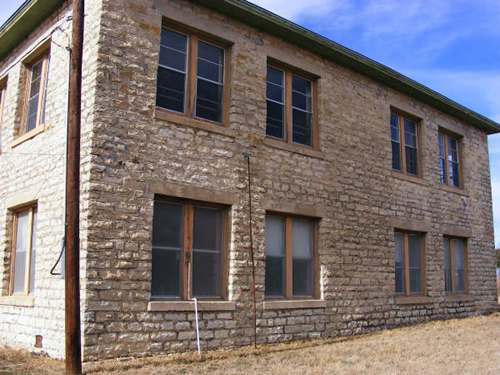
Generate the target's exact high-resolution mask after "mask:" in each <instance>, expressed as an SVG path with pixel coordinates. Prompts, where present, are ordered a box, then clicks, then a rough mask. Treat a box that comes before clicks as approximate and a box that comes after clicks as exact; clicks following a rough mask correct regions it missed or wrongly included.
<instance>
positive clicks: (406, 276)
mask: <svg viewBox="0 0 500 375" xmlns="http://www.w3.org/2000/svg"><path fill="white" fill-rule="evenodd" d="M396 232H398V233H401V234H403V292H402V293H396V296H399V297H422V296H426V295H427V262H426V259H427V245H426V236H425V233H422V232H415V231H409V230H404V229H395V230H394V233H396ZM410 234H416V235H418V236H420V241H421V244H422V248H421V252H420V264H421V270H420V280H421V283H422V285H421V291H420V292H419V293H412V292H411V289H410V241H409V237H408V236H409V235H410ZM394 251H396V249H394Z"/></svg>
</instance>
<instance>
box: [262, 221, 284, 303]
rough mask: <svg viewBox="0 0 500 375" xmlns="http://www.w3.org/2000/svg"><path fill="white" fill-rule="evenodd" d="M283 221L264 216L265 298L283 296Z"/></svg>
mask: <svg viewBox="0 0 500 375" xmlns="http://www.w3.org/2000/svg"><path fill="white" fill-rule="evenodd" d="M284 273H285V220H284V218H283V217H281V216H272V215H267V216H266V290H265V294H266V296H282V295H283V294H284V279H285V276H284Z"/></svg>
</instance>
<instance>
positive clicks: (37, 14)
mask: <svg viewBox="0 0 500 375" xmlns="http://www.w3.org/2000/svg"><path fill="white" fill-rule="evenodd" d="M191 1H192V2H194V3H197V4H200V5H203V6H205V7H208V8H210V9H213V10H214V11H217V12H219V13H222V14H225V15H227V16H229V17H231V18H234V19H237V20H239V21H241V22H243V23H245V24H248V25H250V26H253V27H255V28H257V29H259V30H262V31H264V32H266V33H269V34H272V35H274V36H277V37H279V38H282V39H284V40H286V41H288V42H290V43H293V44H295V45H297V46H299V47H301V48H304V49H306V50H309V51H311V52H314V53H315V54H317V55H319V56H322V57H324V58H326V59H329V60H332V61H334V62H336V63H337V64H339V65H342V66H345V67H348V68H350V69H352V70H354V71H356V72H359V73H362V74H364V75H366V76H368V77H370V78H372V79H374V80H375V81H377V82H381V83H383V84H384V85H387V86H389V87H391V88H393V89H395V90H397V91H400V92H402V93H404V94H407V95H409V96H411V97H413V98H415V99H418V100H419V101H421V102H423V103H426V104H429V105H430V106H432V107H434V108H437V109H439V110H441V111H443V112H444V113H447V114H449V115H452V116H454V117H456V118H458V119H460V120H463V121H464V122H466V123H468V124H470V125H473V126H477V127H479V128H481V129H483V130H484V131H486V132H487V133H489V134H493V133H498V132H500V124H498V123H496V122H495V121H493V120H491V119H489V118H487V117H485V116H483V115H481V114H479V113H477V112H475V111H472V110H471V109H469V108H466V107H464V106H462V105H460V104H458V103H457V102H455V101H453V100H451V99H449V98H447V97H446V96H444V95H441V94H439V93H438V92H436V91H434V90H432V89H430V88H428V87H426V86H424V85H422V84H420V83H418V82H416V81H414V80H412V79H410V78H408V77H406V76H404V75H402V74H400V73H398V72H396V71H395V70H393V69H391V68H389V67H387V66H385V65H383V64H380V63H378V62H376V61H374V60H371V59H369V58H368V57H366V56H363V55H361V54H360V53H357V52H355V51H353V50H350V49H348V48H346V47H344V46H342V45H340V44H338V43H335V42H333V41H331V40H329V39H327V38H325V37H322V36H321V35H319V34H316V33H314V32H312V31H310V30H307V29H305V28H303V27H301V26H299V25H297V24H295V23H293V22H291V21H288V20H286V19H284V18H282V17H280V16H277V15H276V14H274V13H271V12H269V11H267V10H265V9H264V8H261V7H259V6H256V5H254V4H252V3H249V2H248V1H245V0H191ZM63 2H64V1H63V0H27V1H26V2H25V3H24V4H23V5H22V6H21V7H20V8H19V9H18V11H17V12H16V13H14V15H13V16H12V17H11V18H9V19H8V20H7V22H6V23H5V24H4V25H3V26H2V27H0V61H1V60H2V59H4V58H5V57H6V56H7V55H8V54H9V53H10V52H11V51H12V50H13V49H14V48H15V47H16V46H17V45H18V44H19V43H20V42H21V41H22V40H23V39H24V38H26V37H27V36H28V35H29V33H30V32H32V31H33V30H34V29H35V28H36V27H37V26H38V25H39V24H40V23H41V22H42V21H43V20H44V19H45V18H47V17H48V16H49V15H50V14H51V13H52V12H54V11H55V9H56V8H57V7H59V6H60V5H61V4H62V3H63Z"/></svg>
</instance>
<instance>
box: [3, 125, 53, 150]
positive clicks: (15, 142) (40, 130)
mask: <svg viewBox="0 0 500 375" xmlns="http://www.w3.org/2000/svg"><path fill="white" fill-rule="evenodd" d="M47 129H48V125H47V124H45V125H39V126H37V127H36V128H35V129H33V130H30V131H29V132H27V133H24V134H23V135H20V136H19V137H17V138H16V139H14V140H13V141H12V143H11V145H10V148H14V147H16V146H19V145H20V144H21V143H24V142H26V141H28V140H30V139H31V138H34V137H36V136H37V135H38V134H41V133H43V132H44V131H45V130H47Z"/></svg>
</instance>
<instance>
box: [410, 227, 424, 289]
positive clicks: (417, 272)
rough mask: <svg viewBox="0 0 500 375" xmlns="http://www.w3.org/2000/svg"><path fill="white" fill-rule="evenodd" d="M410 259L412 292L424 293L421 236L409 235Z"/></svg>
mask: <svg viewBox="0 0 500 375" xmlns="http://www.w3.org/2000/svg"><path fill="white" fill-rule="evenodd" d="M408 242H409V249H408V250H409V257H410V292H411V293H420V292H422V280H421V272H422V264H421V263H422V262H421V256H422V241H421V238H420V235H418V234H415V233H409V234H408Z"/></svg>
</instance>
